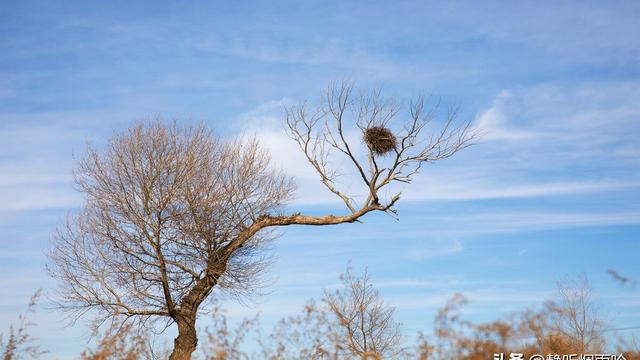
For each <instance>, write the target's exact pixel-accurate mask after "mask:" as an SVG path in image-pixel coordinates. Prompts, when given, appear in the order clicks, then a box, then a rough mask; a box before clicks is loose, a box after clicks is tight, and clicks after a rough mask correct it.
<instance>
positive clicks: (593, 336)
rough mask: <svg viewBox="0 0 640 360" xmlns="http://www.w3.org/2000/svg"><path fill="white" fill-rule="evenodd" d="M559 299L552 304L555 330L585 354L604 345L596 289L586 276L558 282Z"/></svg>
mask: <svg viewBox="0 0 640 360" xmlns="http://www.w3.org/2000/svg"><path fill="white" fill-rule="evenodd" d="M558 295H559V302H554V303H550V304H549V305H548V307H549V308H550V310H551V314H552V318H553V321H552V324H553V330H554V331H555V332H557V333H559V334H561V335H562V336H563V337H565V338H566V339H569V341H570V342H571V346H572V347H573V348H574V349H576V351H578V352H579V353H581V354H584V353H586V352H593V353H595V352H599V351H601V350H602V349H603V348H604V337H603V336H602V331H603V330H604V328H605V325H604V322H603V321H602V320H601V318H600V316H599V314H598V310H597V308H596V306H595V304H594V303H593V297H592V290H591V285H590V284H589V281H588V280H587V279H586V277H583V278H579V279H576V280H566V281H563V282H559V283H558Z"/></svg>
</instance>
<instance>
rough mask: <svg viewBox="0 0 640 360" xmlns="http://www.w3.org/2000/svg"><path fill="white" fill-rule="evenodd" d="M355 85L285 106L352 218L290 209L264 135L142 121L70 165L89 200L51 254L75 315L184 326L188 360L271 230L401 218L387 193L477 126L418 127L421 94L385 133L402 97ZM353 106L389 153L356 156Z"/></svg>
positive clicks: (249, 274) (293, 129)
mask: <svg viewBox="0 0 640 360" xmlns="http://www.w3.org/2000/svg"><path fill="white" fill-rule="evenodd" d="M351 94H352V87H351V86H350V85H345V84H342V85H339V86H334V87H330V90H329V91H328V92H327V94H326V96H325V98H324V101H323V104H321V105H320V106H319V107H318V109H317V110H316V111H314V112H313V113H312V114H309V113H308V112H307V111H306V106H304V105H301V106H299V107H295V108H289V109H288V110H287V112H286V113H287V116H286V120H287V124H288V130H289V134H290V135H291V136H292V137H293V139H294V140H296V141H297V142H298V144H299V145H300V146H301V148H302V149H303V151H304V153H305V155H306V156H307V159H308V160H309V162H310V163H311V165H312V166H313V167H314V168H315V170H316V171H317V172H318V173H319V174H320V177H321V180H322V183H323V184H324V185H325V186H326V187H327V188H328V189H329V190H331V191H332V192H333V193H334V194H336V195H337V196H339V197H340V198H341V199H342V200H343V201H344V202H345V204H346V205H347V207H348V208H349V210H350V211H349V212H348V213H347V214H343V215H334V214H329V215H324V216H308V215H302V214H300V213H293V214H284V212H283V205H284V204H285V203H286V202H287V200H289V199H290V198H291V196H292V193H293V191H294V186H293V183H292V181H291V180H290V179H289V178H287V177H286V176H284V175H283V174H282V173H281V172H279V171H276V170H274V169H272V167H271V166H270V159H269V156H268V154H267V153H265V152H264V151H263V150H262V149H261V148H260V146H259V145H258V143H257V141H255V140H253V141H249V142H240V141H230V142H223V141H220V140H217V139H214V138H213V137H212V134H211V132H210V131H209V130H207V129H206V128H205V127H204V126H200V127H197V128H193V127H187V128H179V127H178V126H177V125H175V124H174V125H173V126H169V127H167V126H164V125H162V124H161V123H160V122H153V123H150V124H144V123H143V124H139V125H137V126H135V127H133V128H132V129H130V130H129V131H127V132H125V133H121V134H116V135H114V137H113V138H112V139H111V141H110V142H109V144H108V146H107V148H106V149H105V150H104V151H98V150H97V149H95V148H91V147H90V148H89V149H88V151H87V154H86V156H85V157H83V158H82V159H80V160H79V163H78V167H77V170H76V172H75V181H76V184H77V186H78V188H79V190H80V191H81V192H83V193H84V194H85V196H86V200H85V203H84V205H83V207H82V209H81V210H80V211H79V213H78V214H77V215H74V216H71V217H70V218H69V219H68V220H67V222H66V223H65V224H64V226H62V227H60V229H59V230H58V231H57V233H56V235H55V236H54V240H53V245H52V249H51V252H50V258H51V259H52V264H51V268H50V270H51V275H52V276H53V277H55V278H57V279H58V280H59V284H60V291H59V296H60V300H61V301H60V305H61V307H62V308H63V309H66V310H68V311H70V312H71V314H72V315H73V316H74V318H77V317H78V316H81V315H83V314H84V313H86V312H88V311H92V313H94V314H96V316H97V318H98V319H99V320H103V321H106V320H108V319H112V320H113V319H119V320H123V321H127V320H129V321H132V322H135V323H137V324H139V325H140V324H142V325H146V324H151V323H153V322H155V321H157V320H164V321H165V324H166V326H169V325H171V324H173V323H175V324H176V325H177V327H178V336H177V337H176V339H175V342H174V349H173V352H172V354H171V357H170V358H171V359H189V358H190V357H191V354H192V353H193V351H195V349H196V347H197V335H196V327H195V324H196V318H197V316H198V313H199V310H200V309H201V307H202V306H203V304H205V301H206V300H207V298H208V297H209V294H210V293H211V291H212V290H213V288H214V287H216V288H221V289H227V290H229V291H233V292H236V293H238V292H239V293H243V292H246V291H248V290H251V284H253V282H252V279H255V278H256V276H257V275H259V274H260V273H261V270H262V268H263V267H264V265H265V262H264V258H263V257H262V252H260V251H259V250H260V249H261V245H262V244H264V241H265V240H266V239H268V238H270V232H269V229H271V228H273V227H277V226H286V225H334V224H341V223H352V222H355V221H358V220H359V219H360V218H361V217H362V216H363V215H365V214H367V213H369V212H372V211H385V212H388V213H391V214H395V210H394V209H393V206H394V204H395V203H396V202H397V201H398V199H399V198H400V194H396V195H394V196H392V197H391V198H390V199H382V198H381V197H380V196H379V194H380V193H381V190H382V189H383V188H385V187H387V186H388V185H390V184H391V183H393V182H409V181H410V180H411V178H412V176H413V175H415V173H416V172H417V171H418V169H419V168H420V166H421V165H422V164H424V163H426V162H433V161H436V160H439V159H443V158H447V157H449V156H451V155H453V154H454V153H456V152H457V151H459V150H461V149H463V148H465V147H466V146H468V145H469V144H470V142H471V141H472V140H473V137H474V133H473V132H472V131H470V130H469V125H468V123H467V124H464V125H463V126H461V127H454V125H453V120H454V116H453V114H451V115H450V116H449V118H448V119H447V120H446V121H445V124H444V125H443V126H444V127H443V129H442V130H440V131H438V132H437V133H436V134H435V135H433V136H431V137H429V136H426V135H425V136H422V135H423V130H424V129H425V126H426V125H427V124H428V123H429V122H430V121H431V120H432V118H433V116H432V115H433V114H432V113H431V112H425V111H424V101H418V102H416V103H414V104H413V105H412V106H411V107H410V110H409V113H408V115H409V119H408V120H407V121H406V123H405V124H404V126H403V127H402V129H403V130H401V132H399V133H398V134H397V138H396V137H395V136H396V135H394V134H392V133H389V131H388V129H387V126H391V125H392V124H391V123H392V120H394V119H396V117H399V116H400V112H399V107H398V106H397V105H396V104H395V103H392V102H386V101H384V100H383V99H382V98H381V96H380V93H379V92H375V93H374V94H373V95H371V96H363V97H359V98H357V99H355V100H352V99H351ZM352 110H356V112H355V114H356V115H357V116H356V119H355V124H356V125H357V127H358V128H359V129H360V130H362V132H363V134H365V135H366V132H367V129H369V128H372V127H378V128H379V130H380V128H382V134H383V135H385V134H386V135H391V136H392V137H393V138H392V139H391V140H393V141H390V138H389V137H388V136H387V138H386V144H387V145H389V144H390V143H391V145H392V146H391V147H389V146H386V148H385V149H386V150H388V151H387V153H388V152H392V155H391V156H390V157H389V156H388V155H383V154H380V153H379V148H380V147H379V146H377V145H380V144H376V143H375V142H372V141H369V142H368V145H367V148H368V154H369V155H368V156H367V157H366V159H365V160H360V159H359V158H358V154H357V153H356V152H355V150H354V149H355V148H356V147H357V145H358V144H355V143H354V144H350V143H349V142H348V141H347V134H346V133H345V129H346V127H345V121H346V116H347V113H349V112H350V111H352ZM330 119H332V120H333V126H331V125H330V121H329V120H330ZM319 124H322V127H321V129H320V132H321V136H320V137H316V135H315V134H316V132H315V131H316V130H318V129H317V127H318V126H317V125H319ZM385 130H386V132H385ZM421 136H422V137H421ZM396 139H397V142H396ZM374 140H375V139H374ZM382 140H383V141H382V143H384V140H385V139H382ZM383 148H384V147H383ZM331 150H337V151H338V152H339V154H341V155H343V156H346V158H348V159H349V160H350V162H351V164H352V165H353V167H354V168H355V169H356V170H357V171H358V173H359V174H360V176H361V178H362V180H363V181H364V184H365V185H366V186H365V188H366V192H367V193H368V195H367V196H366V201H364V202H363V204H362V205H361V206H356V205H355V203H354V202H353V201H352V200H351V199H350V198H349V197H348V196H347V195H345V194H344V193H343V192H341V191H339V190H338V189H337V187H336V185H335V182H334V180H335V176H336V175H337V172H336V171H333V170H329V167H328V163H327V159H328V157H327V155H328V154H329V152H330V151H331ZM374 150H375V151H374ZM388 159H390V161H389V162H388V163H387V161H386V160H388ZM362 161H364V163H363V162H362ZM367 163H368V166H369V167H368V168H369V170H368V171H367V170H365V164H367Z"/></svg>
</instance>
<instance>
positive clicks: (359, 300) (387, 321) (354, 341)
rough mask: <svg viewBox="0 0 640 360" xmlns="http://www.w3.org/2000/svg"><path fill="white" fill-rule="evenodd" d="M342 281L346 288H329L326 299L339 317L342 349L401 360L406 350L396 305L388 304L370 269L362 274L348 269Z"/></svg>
mask: <svg viewBox="0 0 640 360" xmlns="http://www.w3.org/2000/svg"><path fill="white" fill-rule="evenodd" d="M341 280H342V282H343V283H344V289H340V290H336V291H335V292H329V291H325V298H324V301H325V302H326V303H327V305H328V307H329V312H330V314H332V315H333V316H334V317H335V318H336V320H337V325H338V326H337V329H336V332H337V334H336V335H337V336H335V338H336V339H338V345H339V346H338V348H339V349H343V350H345V351H346V353H347V354H348V355H350V356H353V357H357V358H362V359H382V358H384V359H397V358H398V357H399V356H400V355H401V354H402V352H403V350H402V348H401V342H402V335H401V332H400V324H399V323H397V322H395V321H394V319H393V313H394V308H392V307H390V306H388V305H386V304H385V303H384V301H383V300H382V297H381V296H380V293H379V292H378V290H377V289H375V288H374V287H373V286H372V285H371V282H370V280H369V275H368V273H367V271H366V270H365V272H364V274H363V275H362V277H356V276H354V275H353V273H352V271H351V269H350V268H347V271H346V272H345V273H344V274H342V276H341Z"/></svg>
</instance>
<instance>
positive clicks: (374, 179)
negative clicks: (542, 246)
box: [286, 82, 478, 222]
mask: <svg viewBox="0 0 640 360" xmlns="http://www.w3.org/2000/svg"><path fill="white" fill-rule="evenodd" d="M401 109H402V107H401V106H400V104H399V103H398V102H397V101H394V100H391V99H386V98H384V97H383V96H382V94H381V91H380V90H374V91H372V92H370V93H368V94H365V93H363V94H359V95H356V94H355V93H354V87H353V83H348V82H342V83H335V84H331V85H330V86H329V87H328V89H327V91H326V93H325V94H324V95H323V97H322V99H321V101H320V103H319V104H318V105H317V106H316V107H314V108H312V109H310V106H308V104H307V103H302V104H300V105H297V106H292V107H288V108H286V124H287V129H288V133H289V136H290V137H291V138H292V139H293V140H295V141H296V142H297V143H298V145H299V146H300V148H301V150H302V152H303V153H304V155H305V156H306V158H307V160H308V161H309V163H310V164H311V165H312V166H313V168H314V169H315V170H316V172H317V173H318V174H319V175H320V180H321V181H322V183H323V184H324V185H325V187H326V188H327V189H329V190H330V191H331V192H332V193H334V194H335V195H336V196H337V197H339V198H340V199H341V200H342V201H343V202H344V204H345V206H346V207H347V208H348V210H349V214H348V215H345V216H340V217H335V216H334V217H330V218H327V217H325V218H323V219H322V221H321V222H353V221H355V220H357V219H358V218H360V217H361V216H362V215H364V214H366V213H368V212H371V211H384V212H387V213H389V214H390V215H392V216H396V215H397V213H396V211H395V210H394V205H395V203H396V202H397V201H398V200H399V199H400V192H396V193H394V194H392V195H391V196H387V197H386V198H385V197H384V196H383V194H384V190H388V189H389V188H390V186H391V185H392V184H394V183H410V182H411V180H412V179H413V177H414V175H416V174H417V173H418V171H419V170H420V168H421V167H422V166H423V165H424V164H425V163H431V162H435V161H438V160H442V159H446V158H448V157H451V156H452V155H454V154H455V153H457V152H458V151H460V150H462V149H464V148H466V147H468V146H470V145H471V144H472V143H473V141H474V140H475V138H476V137H477V135H478V133H477V132H476V131H474V130H473V129H471V128H470V123H469V122H464V123H462V124H459V125H458V124H456V111H455V110H450V111H449V113H448V115H447V117H446V119H444V121H442V124H441V127H440V129H439V130H437V131H435V132H432V133H425V132H426V128H427V125H429V124H430V123H432V122H434V121H435V120H436V114H437V110H438V107H437V106H436V107H433V108H430V109H427V108H426V101H425V99H424V98H418V99H417V100H415V101H412V102H410V103H409V106H408V111H406V112H402V111H401ZM363 145H364V146H363ZM340 160H346V162H347V163H348V164H349V165H348V166H347V168H346V169H336V168H334V167H333V166H332V164H336V163H340ZM349 169H350V170H351V171H352V172H355V174H356V176H357V177H358V178H359V181H361V187H360V189H361V190H362V191H359V193H358V194H349V193H347V192H346V191H345V190H343V189H341V188H340V186H339V181H338V180H339V177H340V176H341V175H345V173H346V172H347V171H349ZM358 195H360V196H362V197H363V200H362V201H361V202H359V203H358V202H357V201H356V200H357V199H355V197H356V196H358Z"/></svg>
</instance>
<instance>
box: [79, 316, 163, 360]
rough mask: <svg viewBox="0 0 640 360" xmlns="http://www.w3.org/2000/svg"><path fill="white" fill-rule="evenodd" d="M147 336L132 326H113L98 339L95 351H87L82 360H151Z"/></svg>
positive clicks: (81, 356) (82, 355)
mask: <svg viewBox="0 0 640 360" xmlns="http://www.w3.org/2000/svg"><path fill="white" fill-rule="evenodd" d="M151 354H152V351H151V349H150V347H149V346H148V343H147V340H146V336H145V335H143V334H141V333H139V332H136V331H135V329H134V328H133V326H132V325H131V324H124V325H123V326H116V325H115V324H113V325H112V326H111V327H110V328H109V329H108V330H107V331H105V332H104V333H103V334H101V335H100V336H99V337H98V338H97V345H96V348H95V349H86V350H85V351H84V352H83V353H82V354H81V355H80V358H81V359H82V360H137V359H143V358H151V357H152V356H151Z"/></svg>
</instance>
